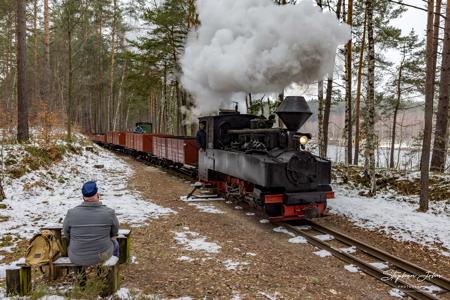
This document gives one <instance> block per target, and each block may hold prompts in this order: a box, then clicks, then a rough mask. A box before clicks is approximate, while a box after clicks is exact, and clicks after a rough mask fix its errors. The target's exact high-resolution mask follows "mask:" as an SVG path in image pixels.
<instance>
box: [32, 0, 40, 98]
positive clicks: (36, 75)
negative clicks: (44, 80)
mask: <svg viewBox="0 0 450 300" xmlns="http://www.w3.org/2000/svg"><path fill="white" fill-rule="evenodd" d="M37 10H38V6H37V0H34V3H33V76H34V78H33V100H32V101H33V103H39V101H38V99H37V98H38V95H39V94H40V92H39V82H38V80H39V72H38V69H39V51H38V34H37V18H38V16H37V14H38V13H37Z"/></svg>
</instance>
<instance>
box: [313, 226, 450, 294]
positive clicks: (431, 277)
mask: <svg viewBox="0 0 450 300" xmlns="http://www.w3.org/2000/svg"><path fill="white" fill-rule="evenodd" d="M308 223H309V225H311V226H312V227H313V228H314V229H316V230H318V231H320V232H323V233H327V234H330V235H333V236H334V237H335V238H336V239H337V240H339V241H341V242H343V243H345V244H348V245H350V246H356V247H357V248H358V249H359V250H361V251H363V252H365V253H367V254H369V255H371V256H373V257H375V258H377V259H379V260H382V261H387V262H389V263H391V264H392V265H394V266H396V267H397V268H399V269H401V270H403V271H405V272H408V273H411V274H413V275H416V276H417V277H418V278H425V280H426V281H428V282H430V283H432V284H434V285H436V286H438V287H440V288H442V289H444V290H447V291H450V280H449V279H448V278H445V277H443V276H441V275H438V274H436V273H435V272H432V271H429V270H427V269H424V268H422V267H420V266H418V265H416V264H414V263H411V262H409V261H406V260H404V259H402V258H400V257H397V256H394V255H392V254H390V253H387V252H386V251H383V250H381V249H378V248H376V247H373V246H370V245H368V244H366V243H364V242H361V241H359V240H357V239H355V238H352V237H350V236H348V235H346V234H343V233H341V232H338V231H336V230H334V229H331V228H329V227H326V226H323V225H321V224H318V223H316V222H314V221H308Z"/></svg>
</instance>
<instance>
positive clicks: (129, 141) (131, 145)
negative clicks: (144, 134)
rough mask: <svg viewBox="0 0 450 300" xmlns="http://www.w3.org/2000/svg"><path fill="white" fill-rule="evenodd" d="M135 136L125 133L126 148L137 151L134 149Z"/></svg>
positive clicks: (131, 133)
mask: <svg viewBox="0 0 450 300" xmlns="http://www.w3.org/2000/svg"><path fill="white" fill-rule="evenodd" d="M134 135H135V133H133V132H125V147H126V148H128V149H135V148H134Z"/></svg>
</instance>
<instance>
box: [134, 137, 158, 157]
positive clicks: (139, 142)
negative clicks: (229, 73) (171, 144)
mask: <svg viewBox="0 0 450 300" xmlns="http://www.w3.org/2000/svg"><path fill="white" fill-rule="evenodd" d="M155 136H157V135H155V134H150V133H143V134H137V133H136V134H135V135H134V149H136V150H137V151H140V152H146V153H153V138H154V137H155Z"/></svg>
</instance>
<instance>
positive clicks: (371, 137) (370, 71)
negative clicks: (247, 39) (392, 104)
mask: <svg viewBox="0 0 450 300" xmlns="http://www.w3.org/2000/svg"><path fill="white" fill-rule="evenodd" d="M366 10H367V37H368V64H367V99H366V102H367V103H366V111H367V120H366V123H367V143H366V148H367V152H368V156H369V159H368V168H369V169H368V173H369V177H370V193H369V194H370V195H371V196H374V195H375V194H376V181H375V153H374V151H375V148H376V145H375V143H376V141H375V105H374V102H375V82H374V81H375V40H374V37H373V1H372V0H367V1H366Z"/></svg>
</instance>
